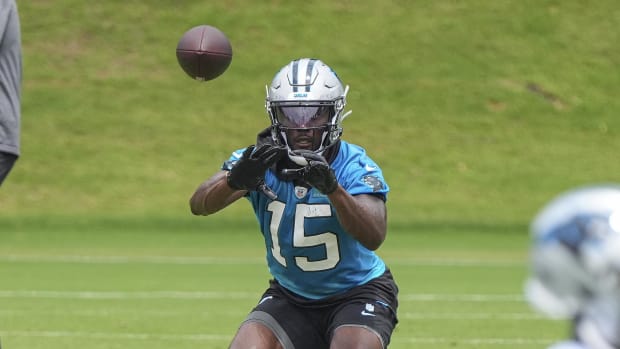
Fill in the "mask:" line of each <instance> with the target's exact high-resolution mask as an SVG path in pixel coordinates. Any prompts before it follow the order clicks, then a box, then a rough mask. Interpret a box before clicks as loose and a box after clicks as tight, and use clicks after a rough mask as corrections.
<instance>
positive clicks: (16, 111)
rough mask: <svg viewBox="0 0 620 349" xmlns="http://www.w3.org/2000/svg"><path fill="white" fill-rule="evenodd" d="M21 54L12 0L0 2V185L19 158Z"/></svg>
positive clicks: (17, 16) (17, 17)
mask: <svg viewBox="0 0 620 349" xmlns="http://www.w3.org/2000/svg"><path fill="white" fill-rule="evenodd" d="M21 80H22V52H21V33H20V24H19V15H18V12H17V5H16V4H15V0H0V185H2V182H4V179H5V178H6V176H7V175H8V174H9V172H10V171H11V169H12V168H13V164H15V161H16V160H17V158H18V157H19V133H20V114H21V105H20V99H21Z"/></svg>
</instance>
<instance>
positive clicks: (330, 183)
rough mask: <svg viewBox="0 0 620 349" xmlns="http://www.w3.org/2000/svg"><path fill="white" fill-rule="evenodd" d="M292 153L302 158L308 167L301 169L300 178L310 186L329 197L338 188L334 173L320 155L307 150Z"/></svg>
mask: <svg viewBox="0 0 620 349" xmlns="http://www.w3.org/2000/svg"><path fill="white" fill-rule="evenodd" d="M293 153H295V154H296V155H300V156H303V157H304V158H305V159H306V161H308V165H306V166H305V167H304V168H303V171H302V178H303V180H304V181H305V182H306V183H308V184H309V185H310V186H312V187H314V188H316V189H317V190H318V191H320V192H321V193H323V194H326V195H329V194H331V193H333V192H334V191H336V189H337V188H338V180H337V179H336V173H335V172H334V170H333V169H332V168H331V167H330V166H329V164H328V163H327V160H325V158H324V157H322V156H321V155H319V154H317V153H314V152H312V151H309V150H296V151H294V152H293Z"/></svg>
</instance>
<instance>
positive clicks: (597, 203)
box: [525, 185, 620, 349]
mask: <svg viewBox="0 0 620 349" xmlns="http://www.w3.org/2000/svg"><path fill="white" fill-rule="evenodd" d="M531 232H532V238H533V244H532V248H531V275H530V278H529V280H528V281H527V283H526V288H525V290H526V291H525V294H526V298H527V299H528V301H529V302H530V303H531V304H532V305H533V306H534V307H535V308H536V309H538V310H540V311H542V312H543V313H545V314H547V315H548V316H550V317H553V318H565V319H570V320H571V321H572V339H571V340H568V341H565V342H561V343H557V344H555V345H553V346H552V347H551V348H552V349H618V348H620V186H618V185H596V186H587V187H582V188H577V189H574V190H572V191H569V192H567V193H564V194H562V195H560V196H559V197H557V198H556V199H555V200H553V201H551V202H550V203H549V204H547V206H546V207H544V208H543V209H542V211H541V212H540V213H539V214H538V216H537V217H536V218H535V219H534V220H533V222H532V225H531Z"/></svg>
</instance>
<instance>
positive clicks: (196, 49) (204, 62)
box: [177, 25, 233, 81]
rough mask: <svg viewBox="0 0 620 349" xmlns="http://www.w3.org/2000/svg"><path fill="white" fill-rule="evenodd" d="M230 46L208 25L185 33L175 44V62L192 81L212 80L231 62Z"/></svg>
mask: <svg viewBox="0 0 620 349" xmlns="http://www.w3.org/2000/svg"><path fill="white" fill-rule="evenodd" d="M232 55H233V53H232V46H231V45H230V41H229V40H228V38H227V37H226V35H225V34H224V33H223V32H222V31H221V30H219V29H217V28H215V27H213V26H210V25H199V26H196V27H193V28H191V29H190V30H188V31H186V32H185V34H183V36H182V37H181V39H180V40H179V43H178V44H177V61H178V62H179V65H180V66H181V68H183V70H184V71H185V72H186V73H187V75H189V76H190V77H191V78H192V79H196V80H199V81H207V80H213V79H215V78H217V77H218V76H220V75H222V73H224V71H226V69H228V66H229V65H230V62H231V61H232Z"/></svg>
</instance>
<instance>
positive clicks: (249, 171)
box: [226, 144, 286, 190]
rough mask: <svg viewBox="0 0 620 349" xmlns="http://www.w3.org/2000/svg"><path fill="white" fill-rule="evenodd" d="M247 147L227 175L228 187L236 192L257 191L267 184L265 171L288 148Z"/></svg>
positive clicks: (268, 145)
mask: <svg viewBox="0 0 620 349" xmlns="http://www.w3.org/2000/svg"><path fill="white" fill-rule="evenodd" d="M254 149H255V146H254V145H251V146H249V147H247V149H246V150H245V151H244V152H243V155H241V158H240V159H239V160H238V161H237V162H236V163H235V164H234V165H233V167H232V168H231V169H230V171H228V174H227V175H226V181H227V182H228V185H229V186H230V187H231V188H233V189H236V190H257V189H259V188H260V187H261V186H262V185H263V184H264V183H265V171H267V169H268V168H269V167H271V166H272V165H273V164H275V163H276V162H277V161H278V160H280V159H281V158H282V157H283V156H284V155H286V148H284V147H277V146H273V145H271V144H263V145H261V146H259V147H258V148H256V150H254Z"/></svg>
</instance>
